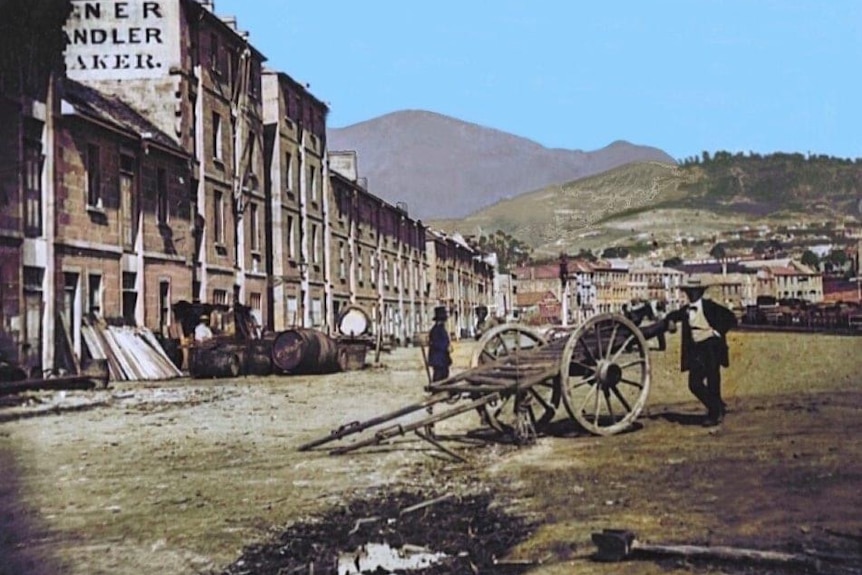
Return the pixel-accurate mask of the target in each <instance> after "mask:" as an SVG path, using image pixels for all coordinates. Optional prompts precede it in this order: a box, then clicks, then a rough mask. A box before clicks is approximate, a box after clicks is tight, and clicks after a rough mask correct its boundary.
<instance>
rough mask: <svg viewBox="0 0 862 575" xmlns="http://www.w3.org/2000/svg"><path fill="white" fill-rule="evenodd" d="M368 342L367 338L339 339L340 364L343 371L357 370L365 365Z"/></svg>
mask: <svg viewBox="0 0 862 575" xmlns="http://www.w3.org/2000/svg"><path fill="white" fill-rule="evenodd" d="M367 354H368V342H367V341H365V340H353V339H341V340H339V341H338V364H339V366H340V367H341V371H357V370H360V369H362V368H364V367H365V356H366V355H367Z"/></svg>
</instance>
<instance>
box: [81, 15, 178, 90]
mask: <svg viewBox="0 0 862 575" xmlns="http://www.w3.org/2000/svg"><path fill="white" fill-rule="evenodd" d="M179 3H180V0H129V1H116V0H113V1H112V0H102V1H99V2H92V1H83V0H73V1H72V15H71V16H70V17H69V20H68V22H66V28H65V33H66V39H67V42H68V45H67V46H66V70H67V72H68V74H69V76H71V77H72V78H75V79H78V80H108V79H136V78H157V77H162V76H167V75H168V74H169V72H170V69H171V67H172V66H178V65H179V63H180V6H179Z"/></svg>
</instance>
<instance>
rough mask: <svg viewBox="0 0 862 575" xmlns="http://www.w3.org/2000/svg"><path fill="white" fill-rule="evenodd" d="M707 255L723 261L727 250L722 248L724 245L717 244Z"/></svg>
mask: <svg viewBox="0 0 862 575" xmlns="http://www.w3.org/2000/svg"><path fill="white" fill-rule="evenodd" d="M709 255H710V256H712V257H714V258H715V259H717V260H723V259H724V258H726V257H727V248H725V247H724V244H722V243H717V244H715V245H714V246H712V249H711V250H709Z"/></svg>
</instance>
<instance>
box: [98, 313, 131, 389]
mask: <svg viewBox="0 0 862 575" xmlns="http://www.w3.org/2000/svg"><path fill="white" fill-rule="evenodd" d="M92 329H93V334H94V335H95V336H96V339H98V341H99V346H100V347H101V348H102V352H103V353H104V354H105V358H106V359H107V360H108V374H109V376H110V378H111V380H112V381H125V380H126V379H127V378H126V375H125V373H124V372H123V366H122V365H120V362H119V361H117V356H116V354H115V353H114V350H113V349H111V346H110V344H109V343H108V339H107V337H106V336H105V328H103V327H101V326H95V325H94V326H92Z"/></svg>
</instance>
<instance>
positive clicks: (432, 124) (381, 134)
mask: <svg viewBox="0 0 862 575" xmlns="http://www.w3.org/2000/svg"><path fill="white" fill-rule="evenodd" d="M328 141H329V143H328V147H329V149H331V150H355V151H356V152H357V155H358V158H359V173H360V176H362V177H365V178H367V180H368V186H369V191H370V192H371V193H373V194H375V195H376V196H379V197H381V198H383V199H384V200H386V201H389V202H392V203H397V202H404V203H406V204H407V205H408V208H409V210H410V215H411V216H412V217H416V218H420V219H423V220H428V219H441V218H453V217H463V216H466V215H468V214H470V213H472V212H474V211H476V210H478V209H481V208H483V207H485V206H489V205H491V204H494V203H495V202H497V201H499V200H501V199H503V198H508V197H514V196H518V195H520V194H523V193H527V192H530V191H533V190H537V189H540V188H543V187H545V186H548V185H553V184H558V183H563V182H569V181H572V180H575V179H578V178H582V177H586V176H589V175H593V174H597V173H600V172H603V171H606V170H609V169H611V168H614V167H617V166H621V165H625V164H628V163H631V162H641V161H661V162H667V163H675V162H674V160H673V158H671V157H670V156H669V155H667V154H666V153H664V152H662V151H661V150H658V149H656V148H650V147H646V146H637V145H634V144H631V143H629V142H626V141H623V140H617V141H615V142H613V143H611V144H610V145H608V146H607V147H605V148H602V149H601V150H596V151H593V152H583V151H581V150H565V149H560V148H557V149H551V148H547V147H545V146H542V145H541V144H539V143H537V142H535V141H533V140H530V139H528V138H524V137H521V136H516V135H514V134H509V133H507V132H503V131H501V130H497V129H495V128H489V127H486V126H482V125H479V124H476V123H474V122H468V121H465V120H459V119H457V118H453V117H451V116H447V115H444V114H440V113H437V112H432V111H428V110H412V109H410V110H398V111H394V112H390V113H388V114H384V115H382V116H379V117H377V118H372V119H370V120H366V121H363V122H359V123H357V124H353V125H351V126H346V127H344V128H331V129H330V130H329V131H328Z"/></svg>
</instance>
